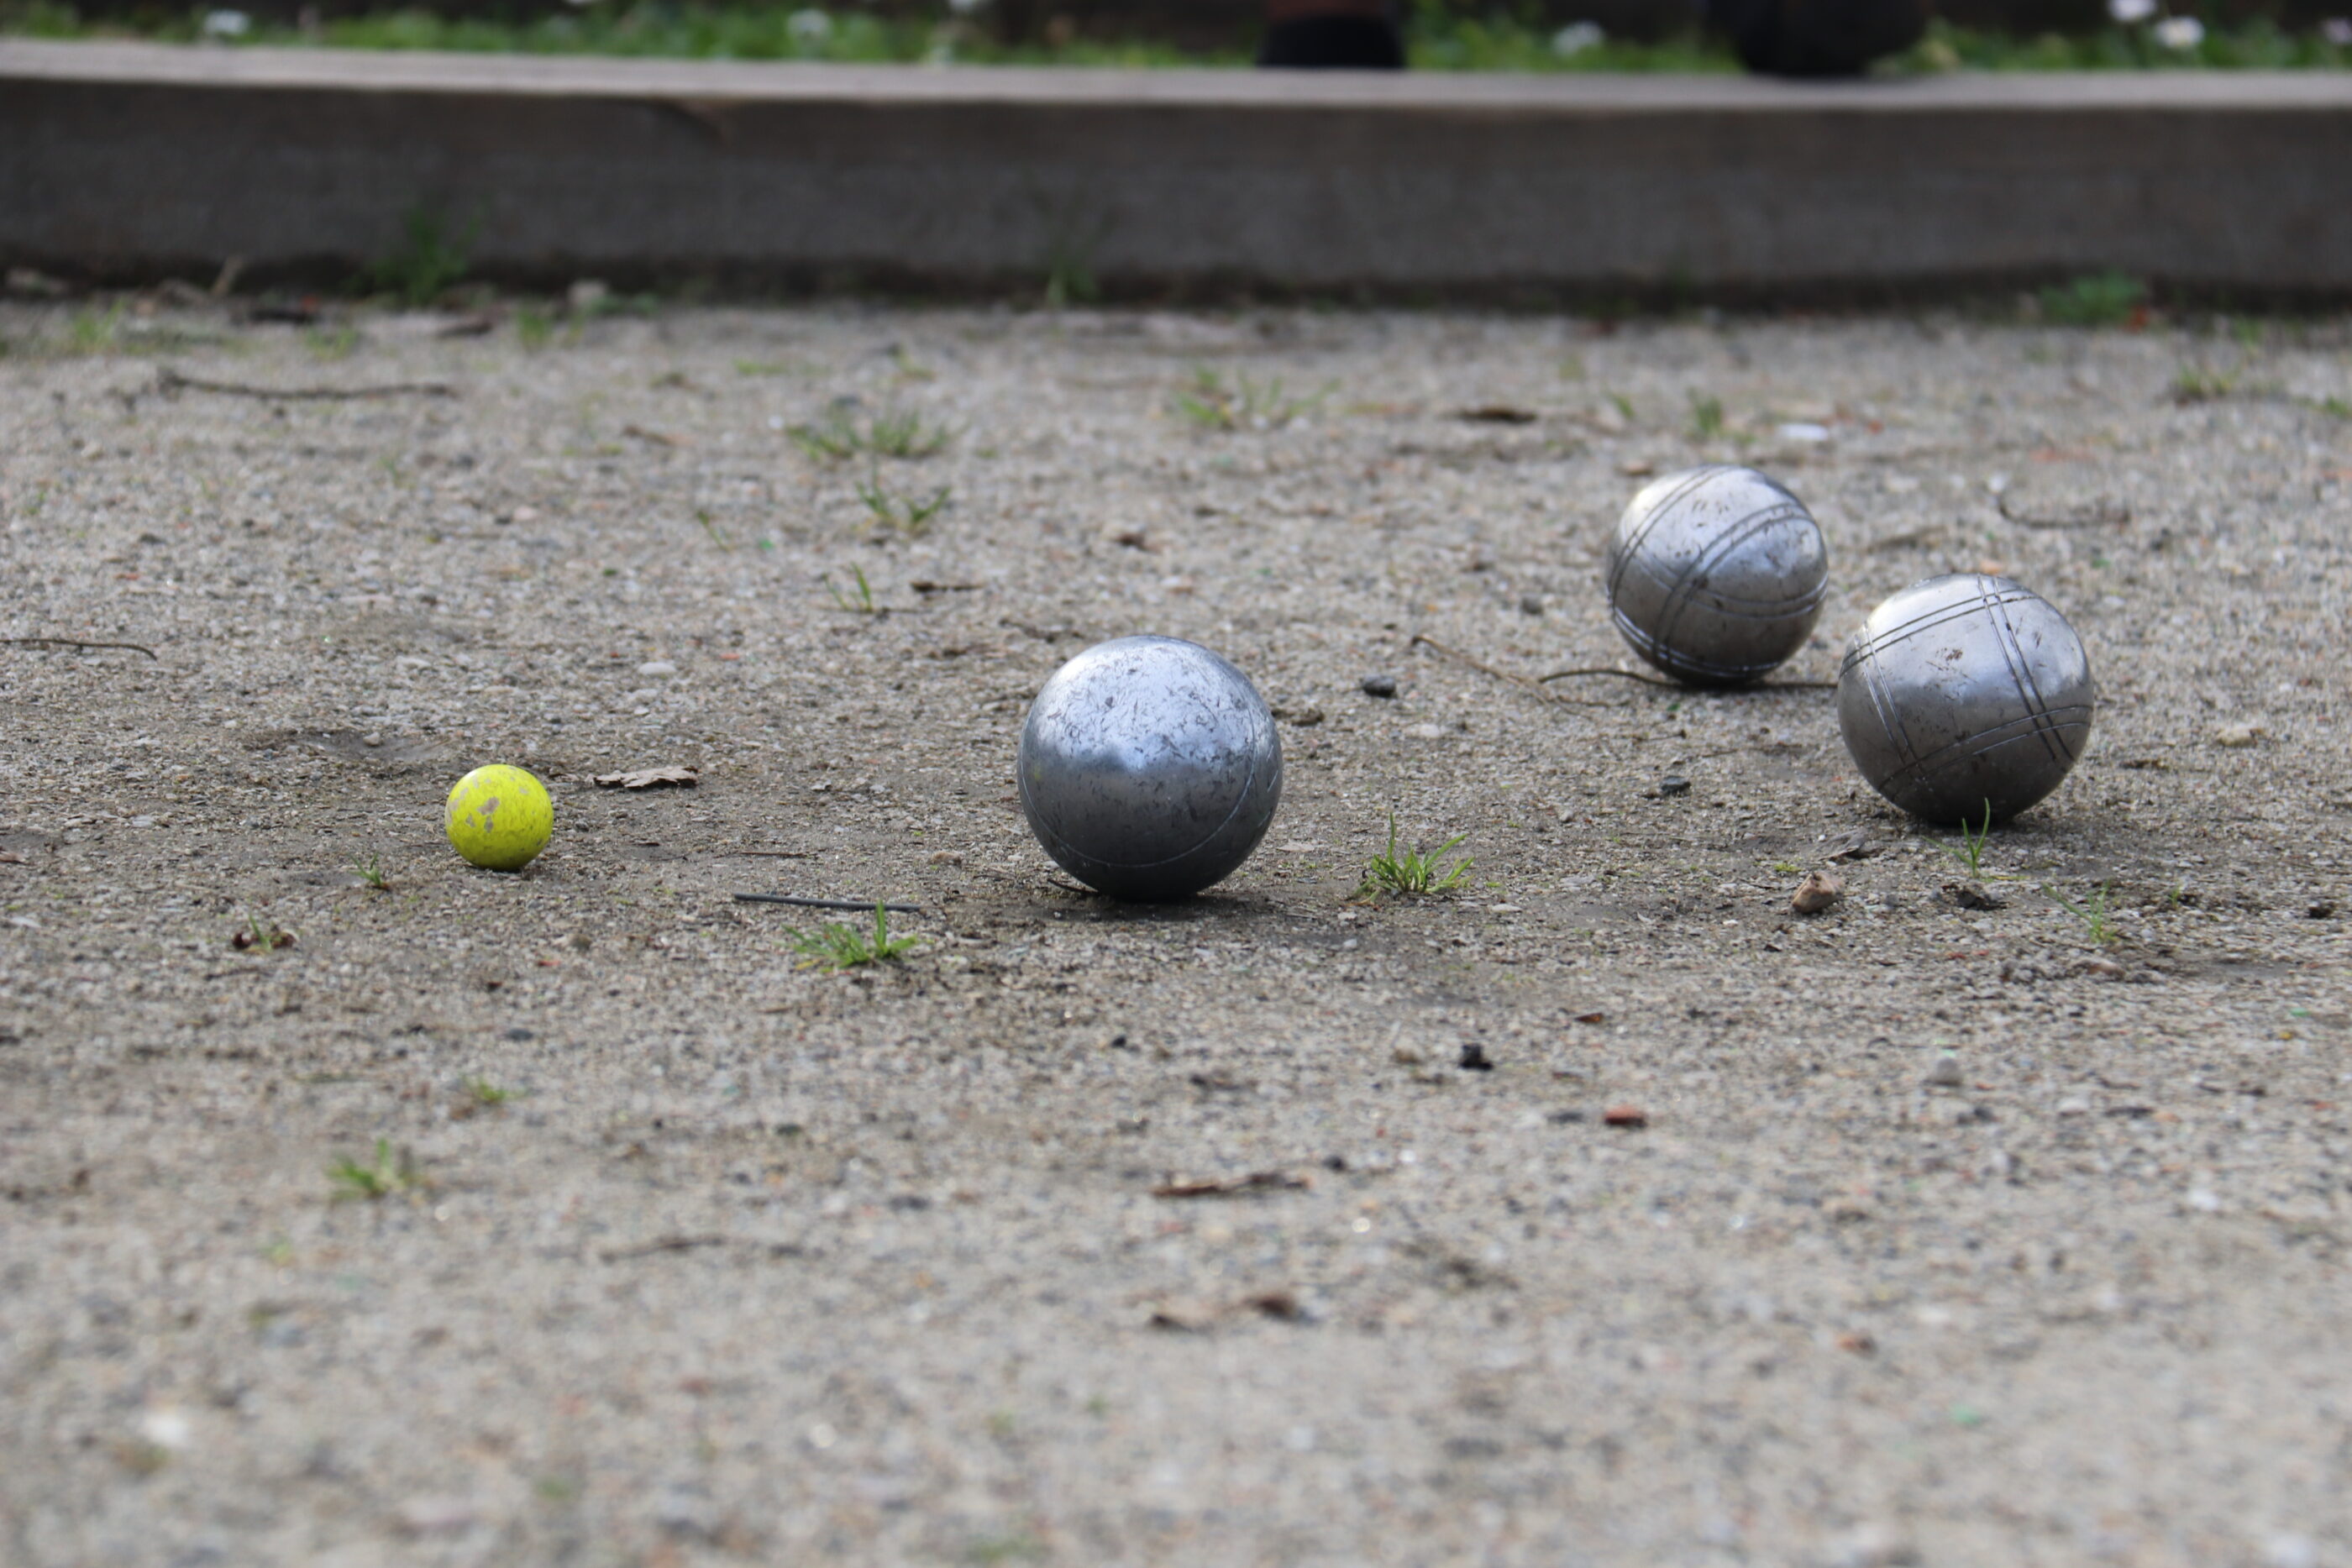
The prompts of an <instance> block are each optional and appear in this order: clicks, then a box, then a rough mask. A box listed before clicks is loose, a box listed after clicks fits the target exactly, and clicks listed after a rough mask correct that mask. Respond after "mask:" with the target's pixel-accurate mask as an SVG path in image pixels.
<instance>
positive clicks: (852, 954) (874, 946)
mask: <svg viewBox="0 0 2352 1568" xmlns="http://www.w3.org/2000/svg"><path fill="white" fill-rule="evenodd" d="M918 942H919V938H917V937H913V936H891V935H890V912H889V911H888V910H887V909H885V908H884V907H883V906H882V905H881V904H878V903H877V904H875V905H874V929H873V931H872V932H871V933H870V934H869V933H867V932H866V931H865V930H863V929H862V928H860V927H858V926H856V925H842V924H840V923H838V922H835V921H827V922H825V923H824V925H820V926H818V927H817V928H816V929H815V930H814V931H808V932H802V933H799V934H797V935H795V936H793V950H794V951H796V952H798V953H799V954H800V956H801V967H802V968H803V969H832V970H835V971H836V972H837V971H839V970H843V969H854V968H856V967H858V966H859V965H861V964H882V963H890V962H894V961H896V960H897V959H898V957H899V956H900V955H902V954H904V953H907V952H908V951H910V950H912V949H913V948H914V947H915V946H916V945H917V943H918Z"/></svg>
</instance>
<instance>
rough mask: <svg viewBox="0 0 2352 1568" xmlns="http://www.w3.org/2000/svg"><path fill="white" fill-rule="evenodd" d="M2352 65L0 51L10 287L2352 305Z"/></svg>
mask: <svg viewBox="0 0 2352 1568" xmlns="http://www.w3.org/2000/svg"><path fill="white" fill-rule="evenodd" d="M2347 168H2352V76H2337V75H2323V74H2316V73H2313V74H2255V73H2242V74H2239V73H2231V74H2221V73H2210V74H2205V73H2200V74H2189V73H2164V74H2157V75H2147V76H2125V75H2097V76H2058V75H2048V76H2024V75H2020V76H2008V77H1979V78H1969V77H1951V78H1930V79H1923V80H1916V81H1902V82H1875V83H1863V84H1854V85H1850V86H1823V85H1794V84H1785V83H1777V82H1769V81H1757V80H1750V79H1745V78H1630V77H1550V78H1528V77H1469V76H1436V75H1424V76H1415V77H1402V78H1377V77H1373V78H1367V77H1355V76H1297V75H1276V74H1262V73H1250V72H1240V71H1230V72H1221V71H1159V72H1129V71H1047V70H1016V69H979V68H950V69H937V68H894V67H821V66H789V65H775V66H768V65H747V64H740V63H716V62H713V63H704V62H681V61H636V60H614V59H592V58H547V57H503V56H500V57H492V56H451V55H419V54H409V55H401V54H361V53H338V52H323V51H318V52H314V51H299V50H262V49H207V48H179V47H154V46H141V45H102V44H51V43H39V42H32V41H24V40H12V41H6V42H0V259H5V261H7V262H9V263H12V264H13V263H26V264H31V265H35V266H38V267H48V268H52V269H59V270H65V271H68V272H75V273H79V274H82V275H85V276H89V277H112V278H130V277H152V276H155V275H157V274H160V273H169V272H175V271H176V272H180V273H183V274H185V275H187V276H191V277H199V276H205V275H207V274H208V273H209V271H210V270H211V269H212V268H214V267H217V266H218V265H219V264H220V262H221V261H222V260H223V259H224V258H226V257H227V256H242V257H244V258H246V260H247V264H248V266H249V267H251V268H252V269H253V271H254V273H255V274H256V275H257V276H263V277H268V276H279V277H294V276H306V275H307V276H327V277H341V276H348V275H349V274H350V273H351V272H352V271H353V270H354V269H356V268H357V267H360V266H361V265H362V264H363V263H364V262H366V261H367V260H368V259H370V258H372V257H376V256H382V255H383V254H384V253H385V252H387V251H388V250H389V249H390V248H391V247H392V246H394V243H395V241H396V238H397V236H398V235H399V232H400V225H401V223H402V220H403V219H404V216H405V215H406V214H409V213H411V212H414V211H417V210H419V209H431V210H436V211H438V212H441V213H444V214H448V215H449V216H450V218H451V219H452V221H453V222H454V223H456V224H457V225H462V226H467V227H469V228H470V229H471V231H472V233H473V246H472V256H473V260H474V262H475V265H476V267H477V269H478V271H480V272H482V273H484V274H487V275H490V276H495V277H507V278H510V279H516V280H529V281H541V282H560V281H562V280H565V279H568V278H571V277H578V276H584V275H593V276H598V277H607V278H610V279H613V280H614V281H616V282H630V281H634V280H641V279H651V278H672V279H675V278H677V277H684V276H692V275H706V276H712V277H719V278H722V279H725V280H729V281H730V282H734V283H738V284H744V285H751V286H758V287H771V286H781V287H828V286H829V287H858V286H867V287H873V286H883V287H889V286H901V285H911V286H916V287H935V288H945V289H953V290H971V289H997V288H1007V287H1012V288H1019V289H1024V290H1034V289H1035V288H1036V287H1038V286H1039V284H1040V283H1041V282H1042V280H1043V279H1044V278H1045V277H1046V275H1047V274H1048V272H1049V271H1054V270H1059V271H1061V272H1062V273H1063V274H1064V275H1065V276H1066V277H1071V278H1076V277H1080V276H1081V275H1084V276H1086V277H1091V278H1092V279H1093V280H1094V281H1096V282H1097V283H1099V284H1101V285H1102V286H1104V287H1107V288H1108V289H1110V290H1112V291H1114V292H1162V293H1166V292H1175V293H1187V292H1189V293H1195V294H1197V293H1202V292H1205V291H1212V290H1219V289H1226V288H1232V287H1245V288H1253V289H1271V290H1277V291H1287V292H1324V293H1344V292H1348V291H1354V290H1362V291H1368V292H1371V293H1376V294H1381V295H1385V296H1391V297H1395V296H1405V297H1412V296H1415V295H1421V296H1426V297H1428V298H1447V297H1456V296H1465V295H1467V296H1477V297H1488V298H1493V297H1505V296H1511V295H1529V296H1577V295H1588V296H1589V295H1593V294H1608V293H1617V294H1654V293H1657V292H1660V291H1669V290H1670V291H1678V292H1679V291H1693V292H1696V293H1702V294H1708V295H1714V296H1721V297H1742V296H1750V297H1780V298H1798V297H1803V296H1808V295H1843V296H1847V297H1851V296H1853V295H1856V294H1861V295H1864V296H1873V295H1885V294H1889V293H1916V292H1920V291H1926V290H1933V289H1939V288H1950V287H1987V286H1992V285H2002V284H2008V283H2011V282H2016V281H2022V280H2030V279H2033V278H2040V277H2053V276H2063V275H2067V274H2073V273H2080V272H2084V271H2089V270H2095V269H2098V268H2103V267H2119V268H2122V269H2125V270H2126V271H2130V272H2133V273H2136V274H2139V275H2142V276H2145V277H2151V278H2155V279H2158V280H2160V281H2163V282H2167V283H2170V284H2174V285H2178V286H2182V287H2193V288H2199V289H2205V290H2214V291H2226V292H2231V293H2237V294H2241V295H2246V296H2270V297H2278V296H2290V297H2293V296H2302V297H2327V296H2336V295H2342V294H2346V293H2352V202H2347V200H2346V195H2347V183H2346V179H2345V176H2344V173H2343V171H2344V170H2346V169H2347Z"/></svg>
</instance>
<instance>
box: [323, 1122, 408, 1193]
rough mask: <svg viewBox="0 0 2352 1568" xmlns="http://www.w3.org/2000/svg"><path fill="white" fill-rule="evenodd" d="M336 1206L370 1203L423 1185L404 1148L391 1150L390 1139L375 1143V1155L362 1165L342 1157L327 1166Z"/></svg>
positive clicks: (379, 1139) (345, 1156)
mask: <svg viewBox="0 0 2352 1568" xmlns="http://www.w3.org/2000/svg"><path fill="white" fill-rule="evenodd" d="M327 1180H328V1182H329V1184H330V1185H331V1186H332V1187H333V1189H334V1192H333V1197H334V1201H335V1202H337V1203H350V1202H364V1203H373V1202H375V1201H377V1200H378V1199H380V1198H386V1197H393V1196H394V1195H395V1194H398V1193H404V1192H407V1191H409V1190H410V1189H411V1188H413V1187H417V1186H423V1185H424V1178H423V1177H421V1176H418V1175H417V1172H416V1166H415V1162H414V1161H412V1160H411V1159H410V1158H409V1155H408V1151H407V1150H406V1149H394V1147H393V1146H392V1140H391V1139H390V1138H378V1139H377V1140H376V1141H375V1155H374V1157H373V1158H372V1159H370V1160H368V1161H367V1162H365V1163H364V1164H362V1162H360V1161H358V1160H355V1159H353V1158H352V1157H351V1156H350V1155H343V1156H342V1157H341V1159H338V1160H337V1161H336V1162H335V1163H334V1164H333V1165H331V1166H328V1167H327Z"/></svg>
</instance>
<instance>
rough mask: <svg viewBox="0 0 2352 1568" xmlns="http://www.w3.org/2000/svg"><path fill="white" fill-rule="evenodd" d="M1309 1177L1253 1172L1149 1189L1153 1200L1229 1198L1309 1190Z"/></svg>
mask: <svg viewBox="0 0 2352 1568" xmlns="http://www.w3.org/2000/svg"><path fill="white" fill-rule="evenodd" d="M1314 1185H1315V1181H1314V1178H1313V1177H1311V1176H1300V1175H1298V1174H1297V1173H1295V1172H1292V1171H1252V1172H1250V1174H1249V1175H1247V1176H1210V1177H1204V1178H1202V1179H1200V1180H1196V1181H1171V1182H1163V1183H1161V1184H1160V1186H1155V1187H1153V1188H1152V1189H1151V1196H1152V1197H1234V1196H1235V1195H1237V1194H1241V1193H1252V1192H1280V1191H1290V1190H1295V1189H1297V1188H1303V1187H1310V1186H1314Z"/></svg>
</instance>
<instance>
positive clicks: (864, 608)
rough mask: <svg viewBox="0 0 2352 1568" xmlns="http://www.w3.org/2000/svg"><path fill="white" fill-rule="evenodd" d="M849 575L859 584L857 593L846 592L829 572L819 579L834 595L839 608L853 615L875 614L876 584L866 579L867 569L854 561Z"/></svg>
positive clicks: (828, 591)
mask: <svg viewBox="0 0 2352 1568" xmlns="http://www.w3.org/2000/svg"><path fill="white" fill-rule="evenodd" d="M849 576H850V580H852V581H854V582H855V583H856V584H857V591H856V592H855V593H849V592H845V591H843V590H842V589H841V588H840V587H839V586H837V585H836V584H835V582H834V580H833V576H832V574H831V573H829V572H828V573H827V574H825V575H824V576H823V577H820V578H818V579H817V580H818V581H819V582H822V583H824V591H826V592H827V593H830V594H832V595H833V601H834V603H835V605H836V606H838V607H839V608H841V609H843V610H846V611H848V612H850V613H851V614H852V615H871V614H874V613H875V603H874V585H873V584H872V583H870V582H868V581H866V569H865V568H864V567H862V566H859V565H857V564H856V563H855V562H852V563H851V564H850V568H849Z"/></svg>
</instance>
